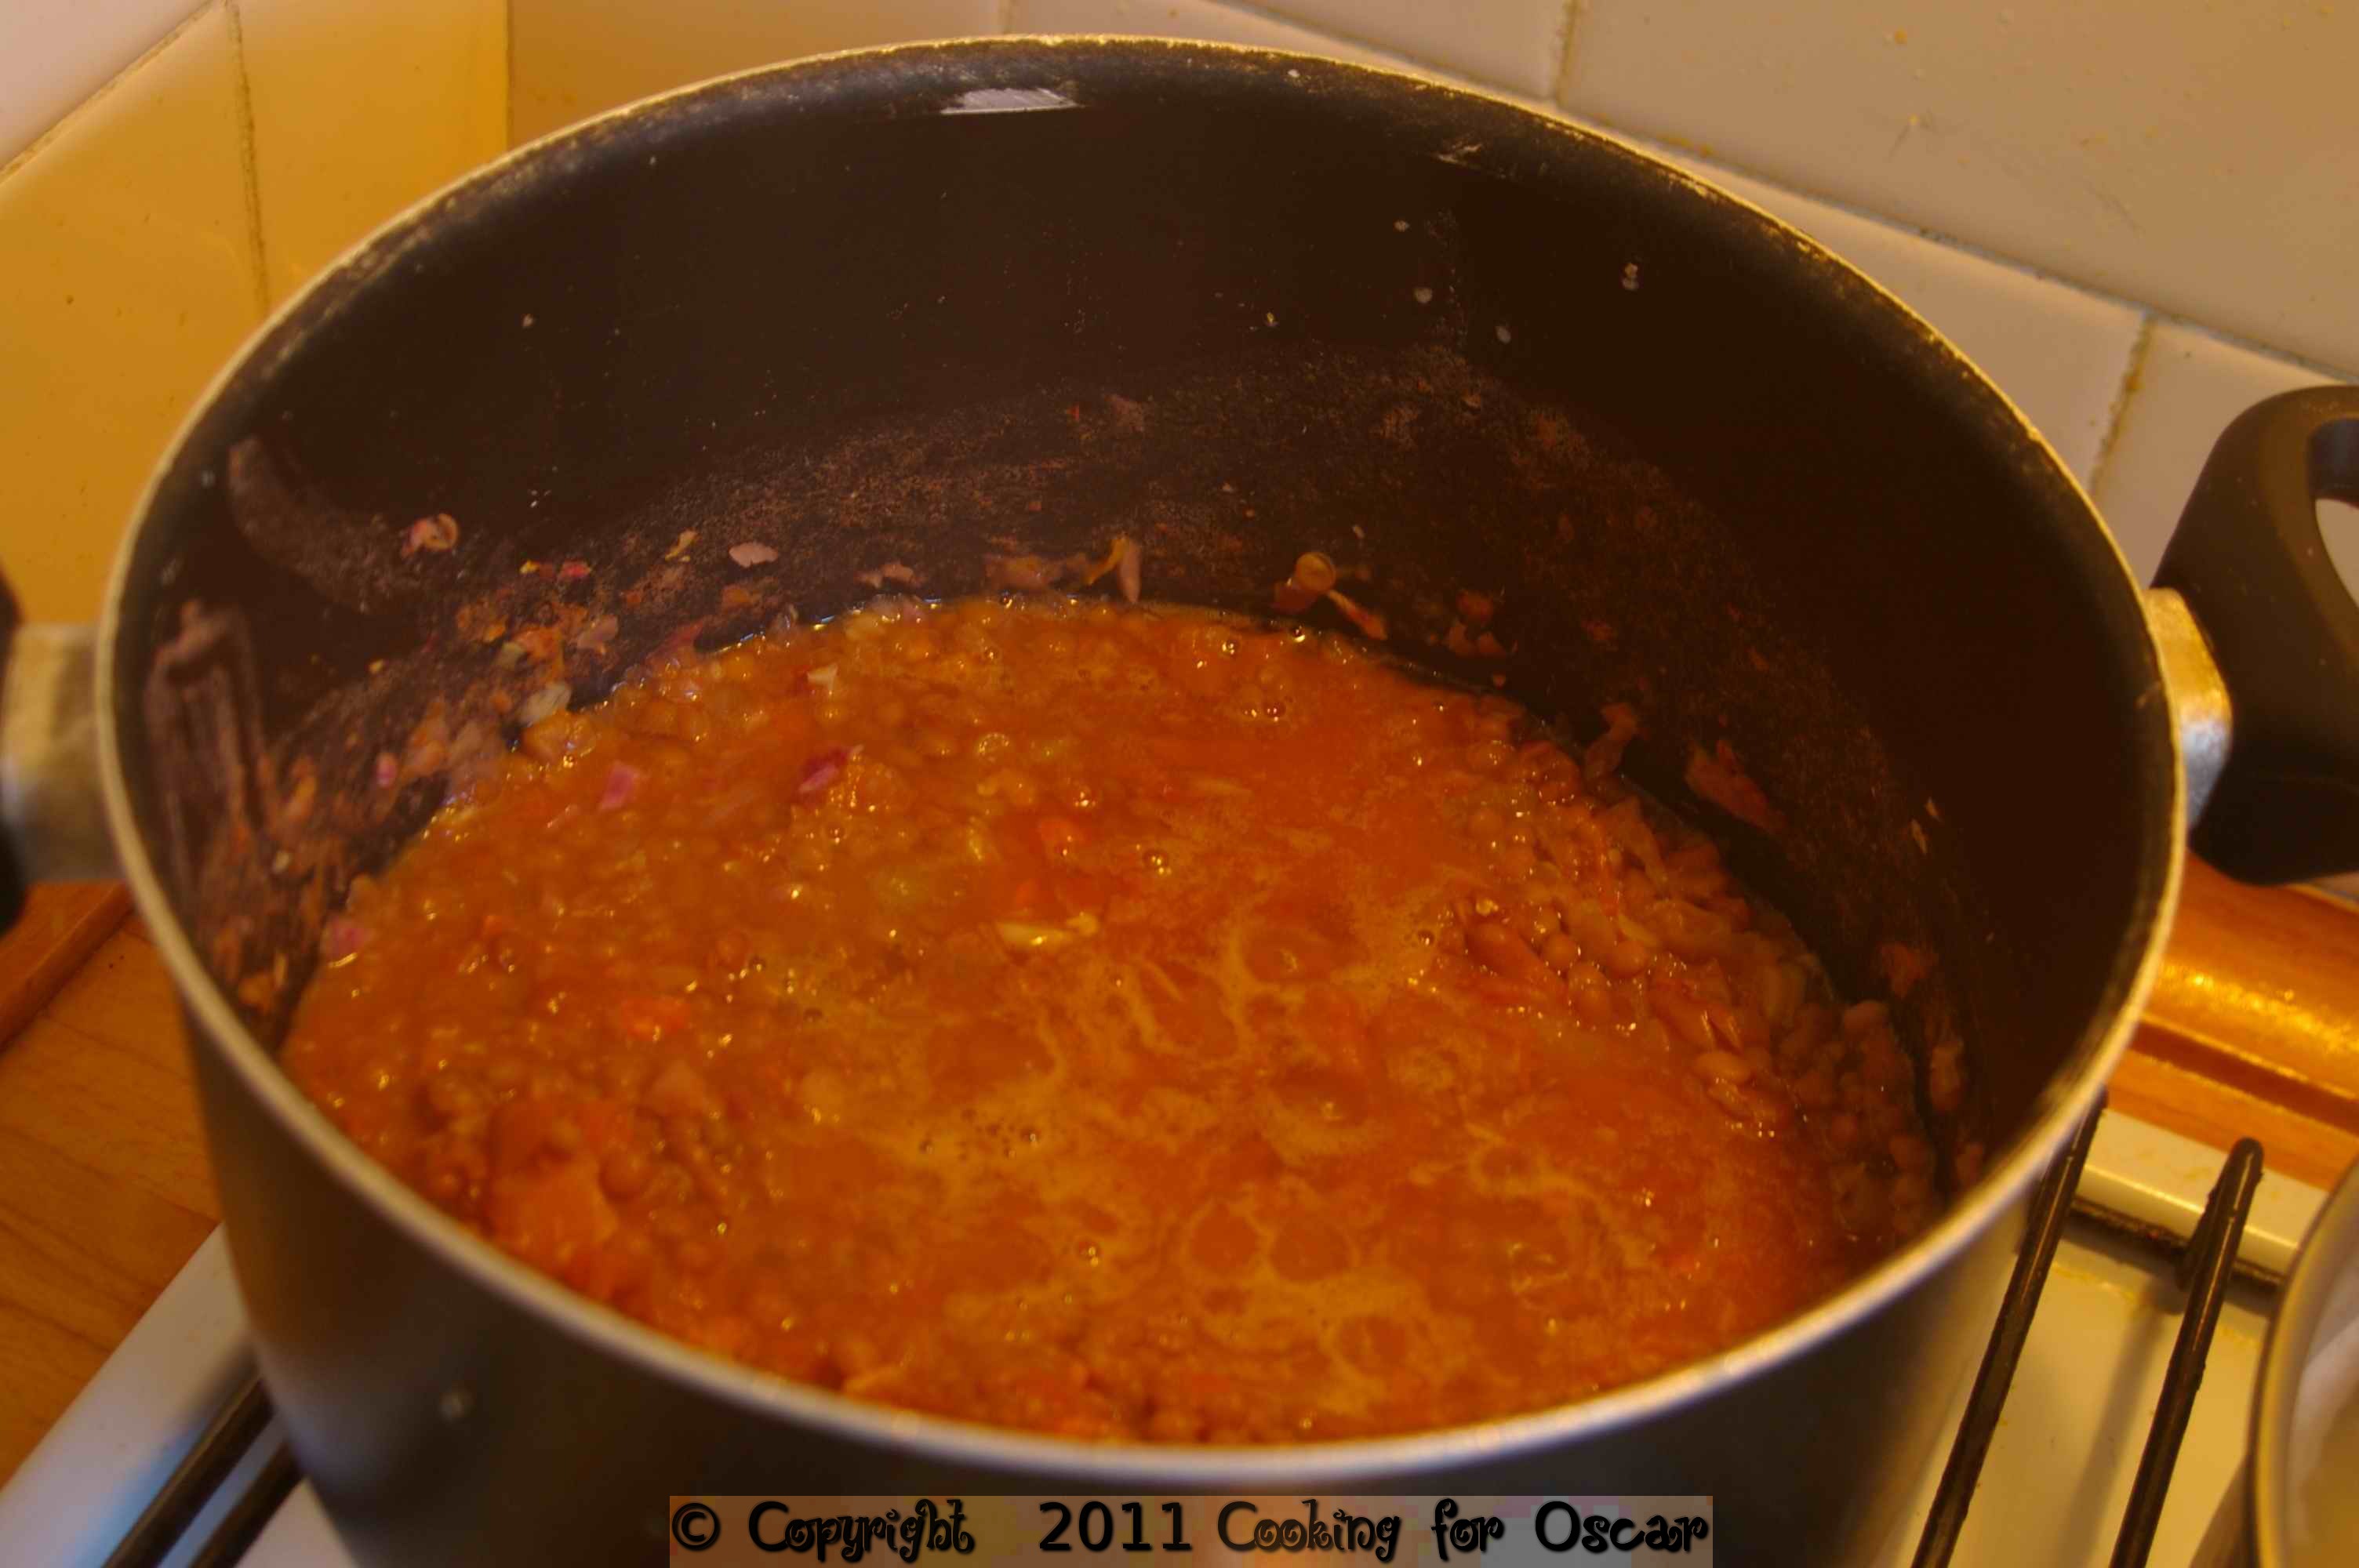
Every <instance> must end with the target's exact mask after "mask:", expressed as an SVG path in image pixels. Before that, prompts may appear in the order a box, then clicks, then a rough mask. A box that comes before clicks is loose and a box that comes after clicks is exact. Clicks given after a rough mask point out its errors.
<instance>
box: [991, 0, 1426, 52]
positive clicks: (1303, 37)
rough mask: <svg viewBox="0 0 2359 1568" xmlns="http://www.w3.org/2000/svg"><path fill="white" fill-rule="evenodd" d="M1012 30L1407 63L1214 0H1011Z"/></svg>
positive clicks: (1273, 17) (1363, 46) (1339, 39)
mask: <svg viewBox="0 0 2359 1568" xmlns="http://www.w3.org/2000/svg"><path fill="white" fill-rule="evenodd" d="M1007 30H1008V31H1010V32H1012V33H1128V34H1132V35H1135V36H1143V37H1147V38H1210V39H1212V41H1213V42H1215V43H1223V44H1249V45H1252V46H1254V47H1255V48H1257V49H1291V50H1293V51H1295V52H1297V53H1300V54H1322V55H1328V56H1332V58H1334V59H1348V60H1356V61H1358V62H1359V63H1361V64H1363V65H1380V66H1388V67H1392V68H1395V69H1400V68H1403V67H1405V66H1406V65H1407V62H1406V61H1403V60H1398V59H1394V58H1393V57H1391V56H1389V55H1386V54H1385V53H1384V52H1383V51H1382V50H1379V49H1370V48H1369V47H1367V46H1366V45H1364V44H1356V43H1353V42H1351V41H1349V40H1348V39H1343V38H1329V37H1328V36H1326V35H1325V34H1323V33H1317V32H1313V31H1311V30H1310V28H1308V27H1297V26H1295V25H1294V24H1293V23H1291V22H1283V21H1280V20H1278V19H1277V17H1275V16H1265V15H1264V14H1263V13H1261V12H1259V11H1248V10H1245V9H1243V8H1242V7H1239V6H1235V5H1214V4H1213V3H1212V0H1010V3H1009V5H1008V7H1007Z"/></svg>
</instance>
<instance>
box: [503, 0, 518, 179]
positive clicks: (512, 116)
mask: <svg viewBox="0 0 2359 1568" xmlns="http://www.w3.org/2000/svg"><path fill="white" fill-rule="evenodd" d="M500 146H501V147H502V148H503V149H506V148H508V147H513V146H516V0H501V4H500Z"/></svg>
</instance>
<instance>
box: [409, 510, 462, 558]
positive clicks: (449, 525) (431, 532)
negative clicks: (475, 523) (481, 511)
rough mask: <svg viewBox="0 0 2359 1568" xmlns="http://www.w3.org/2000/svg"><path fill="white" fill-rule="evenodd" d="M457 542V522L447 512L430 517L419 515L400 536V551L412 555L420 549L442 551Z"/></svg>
mask: <svg viewBox="0 0 2359 1568" xmlns="http://www.w3.org/2000/svg"><path fill="white" fill-rule="evenodd" d="M458 542H459V522H458V519H457V518H455V517H452V516H451V514H449V513H448V512H438V513H436V514H434V515H433V516H431V517H420V518H419V520H418V521H417V522H415V523H412V524H410V525H409V530H408V532H407V533H406V534H404V535H402V536H401V553H402V555H403V556H404V557H409V556H414V555H416V554H417V553H418V552H419V551H420V550H433V551H437V552H440V551H442V550H447V549H450V548H451V546H455V545H456V544H458Z"/></svg>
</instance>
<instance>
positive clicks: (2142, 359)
mask: <svg viewBox="0 0 2359 1568" xmlns="http://www.w3.org/2000/svg"><path fill="white" fill-rule="evenodd" d="M2154 326H2155V313H2154V312H2153V311H2151V310H2148V311H2146V312H2144V313H2142V314H2141V315H2140V316H2139V317H2138V327H2137V333H2136V336H2135V337H2133V338H2131V339H2130V351H2129V355H2128V357H2127V358H2126V359H2125V361H2124V362H2123V364H2122V377H2121V380H2120V381H2118V382H2116V383H2115V384H2114V402H2113V406H2112V407H2111V408H2109V409H2107V410H2106V413H2105V433H2104V435H2103V436H2102V437H2100V438H2098V440H2097V455H2096V456H2095V457H2094V458H2092V459H2091V460H2089V482H2088V486H2087V489H2088V492H2089V499H2090V500H2091V501H2095V500H2096V499H2097V495H2098V492H2100V491H2101V490H2103V489H2104V483H2105V470H2106V469H2108V468H2109V467H2111V466H2112V463H2113V460H2114V443H2115V442H2117V441H2119V440H2120V439H2121V436H2122V425H2123V423H2124V422H2125V420H2126V419H2127V418H2128V416H2129V411H2130V402H2131V400H2132V399H2133V398H2135V397H2136V396H2137V394H2138V387H2139V384H2140V383H2141V381H2142V379H2143V378H2144V376H2145V374H2146V362H2147V354H2148V353H2150V352H2151V351H2153V348H2154ZM2098 515H2099V516H2101V517H2102V516H2103V515H2104V507H2103V506H2102V505H2100V506H2099V507H2098ZM2108 526H2110V524H2108Z"/></svg>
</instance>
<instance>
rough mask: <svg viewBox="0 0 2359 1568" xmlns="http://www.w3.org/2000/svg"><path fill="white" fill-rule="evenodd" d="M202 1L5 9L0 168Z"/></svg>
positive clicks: (17, 2) (39, 0) (13, 4)
mask: <svg viewBox="0 0 2359 1568" xmlns="http://www.w3.org/2000/svg"><path fill="white" fill-rule="evenodd" d="M199 3H200V0H5V4H0V164H5V163H6V162H7V161H8V160H9V159H10V158H12V157H16V155H17V154H18V153H20V152H22V151H23V150H24V149H25V148H26V147H27V146H30V145H31V144H32V141H33V138H34V137H36V136H38V135H40V134H41V133H42V132H43V131H46V130H48V129H49V127H50V126H51V125H53V124H56V123H57V122H58V121H59V120H60V119H61V118H63V117H64V115H65V112H66V111H67V110H69V109H71V108H72V107H73V106H74V105H75V104H77V103H81V102H82V100H83V99H85V98H87V97H89V96H90V95H91V94H92V93H93V92H97V91H98V90H99V88H100V87H101V86H103V85H104V83H105V82H106V81H107V79H108V78H110V77H112V76H113V75H114V73H115V72H116V71H119V70H122V69H123V68H124V67H125V66H126V65H129V64H130V63H131V62H132V61H133V60H135V59H138V58H139V56H140V55H141V54H142V53H143V52H144V51H146V50H147V49H148V48H149V47H151V46H152V45H154V44H155V43H157V42H158V40H160V39H161V38H163V37H164V35H165V34H167V33H168V32H170V31H171V30H172V28H173V27H176V26H177V25H179V23H180V22H181V21H183V20H185V19H186V18H187V17H188V16H190V13H192V12H194V11H195V10H196V9H197V6H198V5H199Z"/></svg>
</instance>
